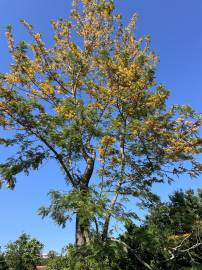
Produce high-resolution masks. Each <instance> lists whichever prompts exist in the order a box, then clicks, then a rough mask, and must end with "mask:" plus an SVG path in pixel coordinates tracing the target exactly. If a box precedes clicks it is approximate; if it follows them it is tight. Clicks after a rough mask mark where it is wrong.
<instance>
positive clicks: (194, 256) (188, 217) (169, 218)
mask: <svg viewBox="0 0 202 270" xmlns="http://www.w3.org/2000/svg"><path fill="white" fill-rule="evenodd" d="M201 195H202V193H201V190H198V193H197V194H195V193H194V192H193V190H188V191H186V192H183V191H182V190H180V191H176V192H174V193H173V194H172V195H171V196H170V197H169V201H168V202H164V203H158V204H156V205H155V206H153V207H152V208H151V210H150V211H149V214H148V215H147V216H146V219H145V221H144V222H143V224H142V225H141V226H137V225H135V224H132V223H129V224H128V225H127V226H126V232H125V233H124V234H123V235H122V236H121V237H120V241H123V242H124V243H125V244H126V245H127V246H128V247H127V255H125V256H122V257H120V258H118V260H117V262H118V264H119V265H120V266H121V269H122V270H127V269H145V267H144V266H143V264H142V263H141V262H140V260H139V261H138V260H137V258H136V257H135V255H138V256H139V258H140V259H141V260H142V261H143V262H146V263H147V265H148V266H149V267H150V268H151V269H185V267H189V268H188V269H191V267H197V266H199V267H200V265H201V263H202V258H201V252H202V211H201V209H202V196H201ZM134 254H135V255H134ZM149 267H147V268H148V269H149ZM197 269H198V268H197ZM199 269H200V268H199Z"/></svg>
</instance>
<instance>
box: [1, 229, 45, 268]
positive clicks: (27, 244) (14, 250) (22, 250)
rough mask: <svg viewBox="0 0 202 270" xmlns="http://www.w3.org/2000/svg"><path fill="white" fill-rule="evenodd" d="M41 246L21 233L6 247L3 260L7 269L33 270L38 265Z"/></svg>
mask: <svg viewBox="0 0 202 270" xmlns="http://www.w3.org/2000/svg"><path fill="white" fill-rule="evenodd" d="M42 248H43V244H41V243H40V242H39V241H38V240H36V239H31V238H30V236H29V235H27V234H25V233H23V234H22V235H21V236H20V237H19V238H18V239H17V240H16V241H15V242H13V243H10V244H8V245H7V247H6V251H5V259H6V263H7V265H8V267H9V269H13V270H35V268H36V266H37V265H38V264H40V261H41V252H42Z"/></svg>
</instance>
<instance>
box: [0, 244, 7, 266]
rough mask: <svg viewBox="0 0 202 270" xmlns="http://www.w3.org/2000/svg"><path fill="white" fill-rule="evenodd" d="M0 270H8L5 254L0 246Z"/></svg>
mask: <svg viewBox="0 0 202 270" xmlns="http://www.w3.org/2000/svg"><path fill="white" fill-rule="evenodd" d="M0 270H8V265H7V263H6V260H5V255H4V253H3V252H1V248H0Z"/></svg>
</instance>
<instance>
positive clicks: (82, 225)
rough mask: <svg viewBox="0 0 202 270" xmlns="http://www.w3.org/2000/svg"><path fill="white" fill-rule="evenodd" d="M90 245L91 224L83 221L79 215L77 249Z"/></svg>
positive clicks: (77, 216) (77, 221)
mask: <svg viewBox="0 0 202 270" xmlns="http://www.w3.org/2000/svg"><path fill="white" fill-rule="evenodd" d="M87 244H89V224H88V221H84V222H83V220H82V218H81V217H80V216H79V214H77V215H76V247H77V248H80V247H82V246H85V245H87Z"/></svg>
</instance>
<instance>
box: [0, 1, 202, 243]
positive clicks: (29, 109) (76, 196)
mask: <svg viewBox="0 0 202 270" xmlns="http://www.w3.org/2000/svg"><path fill="white" fill-rule="evenodd" d="M22 23H23V25H24V26H25V27H26V29H27V30H28V32H29V33H30V35H31V37H32V38H33V43H29V44H28V43H27V42H24V41H22V42H20V43H19V44H15V42H14V39H13V34H12V28H11V27H10V26H9V27H8V29H7V32H6V36H7V39H8V43H9V48H10V52H11V54H12V57H13V59H14V60H13V63H12V65H11V68H10V72H9V73H6V74H2V75H1V80H0V125H1V127H2V128H3V129H4V130H6V131H8V133H7V132H6V133H3V134H5V136H4V137H2V138H1V139H0V142H1V144H2V145H5V146H7V147H8V146H11V147H12V146H15V149H16V146H18V151H17V153H16V154H15V155H13V156H12V157H10V158H9V159H8V160H7V161H5V163H3V164H1V165H0V173H1V176H2V181H1V182H2V183H7V185H8V186H9V187H10V188H13V187H14V186H15V182H16V176H17V174H18V173H20V172H25V173H27V174H28V173H29V171H30V170H31V169H38V168H39V166H40V165H41V164H42V162H43V161H44V160H46V159H55V160H56V161H57V162H58V164H59V165H60V167H61V170H62V172H63V173H64V179H65V181H66V183H67V185H68V189H67V190H68V191H67V192H64V193H61V192H58V191H51V192H50V196H51V204H50V206H49V207H47V208H41V209H40V214H42V215H43V216H46V215H50V216H51V217H52V218H53V219H54V220H55V221H56V222H57V223H58V224H60V225H63V226H65V224H66V222H67V221H68V220H71V219H72V217H73V215H75V216H76V246H77V247H83V246H85V245H86V244H89V243H92V242H93V241H95V240H96V241H98V242H100V243H101V244H102V245H104V244H106V243H107V241H108V239H109V238H110V228H111V227H110V222H111V219H112V218H116V219H118V220H119V221H120V222H126V221H127V220H129V219H131V218H135V217H136V214H135V213H134V212H133V211H132V212H129V211H126V208H125V205H126V200H130V198H132V197H137V198H139V200H141V202H142V203H144V205H150V203H152V201H154V200H155V199H156V196H155V195H154V194H152V193H151V186H152V184H153V183H156V182H158V183H159V182H160V183H163V182H166V181H169V182H170V181H172V180H173V179H174V178H175V176H178V175H180V174H183V173H188V174H190V175H191V176H193V177H194V176H197V175H198V174H199V173H200V172H201V169H202V166H201V164H200V163H198V162H197V160H196V159H195V158H196V154H198V153H201V137H200V136H199V133H198V129H199V127H200V125H201V115H198V114H197V113H196V112H195V111H194V110H193V109H192V108H190V107H189V106H172V107H171V108H169V109H167V108H166V101H167V98H168V96H169V92H168V91H167V90H166V89H165V87H164V86H163V85H158V83H157V81H156V80H155V66H156V63H157V61H158V59H157V57H156V56H155V54H154V53H153V52H152V51H151V49H150V40H149V37H147V36H146V37H145V36H143V37H140V38H137V37H136V35H135V34H134V30H135V27H136V16H134V17H133V18H132V19H131V21H130V23H129V24H128V25H127V26H124V25H123V23H122V19H121V15H116V14H115V13H114V3H113V1H111V0H110V1H107V0H106V1H104V0H83V1H76V0H74V1H73V8H72V12H71V16H70V19H69V20H64V19H60V20H58V21H53V22H52V25H53V28H54V31H55V35H54V45H53V46H52V47H51V48H47V47H46V46H45V44H44V42H43V40H42V35H41V34H40V33H36V32H35V31H34V30H33V27H32V26H31V25H30V24H29V23H27V22H26V21H24V20H23V21H22ZM75 35H76V36H77V37H78V39H76V41H77V42H76V43H75V42H74V41H75V39H74V37H75Z"/></svg>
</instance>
